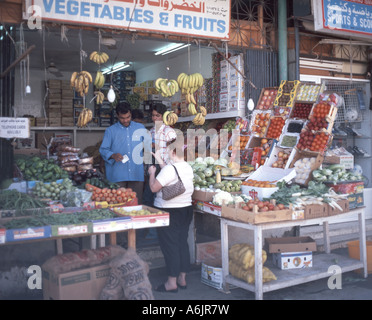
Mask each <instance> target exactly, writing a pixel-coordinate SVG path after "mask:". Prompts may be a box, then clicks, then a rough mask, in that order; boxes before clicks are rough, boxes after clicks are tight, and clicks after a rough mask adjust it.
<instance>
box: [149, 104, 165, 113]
mask: <svg viewBox="0 0 372 320" xmlns="http://www.w3.org/2000/svg"><path fill="white" fill-rule="evenodd" d="M167 109H168V108H167V106H166V105H165V104H163V103H156V104H154V105H153V106H152V108H151V112H152V111H153V110H155V111H156V112H157V113H160V114H161V115H163V114H164V113H165V111H167Z"/></svg>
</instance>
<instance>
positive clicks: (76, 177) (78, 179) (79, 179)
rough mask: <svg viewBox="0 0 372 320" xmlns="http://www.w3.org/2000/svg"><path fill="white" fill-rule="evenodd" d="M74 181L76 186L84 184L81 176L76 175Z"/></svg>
mask: <svg viewBox="0 0 372 320" xmlns="http://www.w3.org/2000/svg"><path fill="white" fill-rule="evenodd" d="M73 181H75V182H76V184H78V185H79V184H80V183H82V182H83V178H82V177H81V176H80V175H75V176H74V177H73Z"/></svg>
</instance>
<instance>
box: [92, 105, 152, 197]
mask: <svg viewBox="0 0 372 320" xmlns="http://www.w3.org/2000/svg"><path fill="white" fill-rule="evenodd" d="M116 115H117V117H118V122H117V123H115V124H113V125H112V126H110V127H108V128H107V129H106V131H105V134H104V137H103V140H102V144H101V147H100V148H99V152H100V153H101V156H102V158H103V160H104V161H105V168H106V178H107V179H108V180H109V181H111V182H116V183H118V184H119V185H120V186H121V187H124V188H131V189H132V190H133V191H134V192H136V194H137V199H138V204H141V203H142V193H143V183H144V168H143V158H142V157H143V144H144V142H145V137H146V132H147V131H146V129H145V127H144V125H143V124H141V123H137V122H134V121H132V109H131V107H130V105H129V104H128V103H126V102H123V103H119V104H118V105H117V107H116Z"/></svg>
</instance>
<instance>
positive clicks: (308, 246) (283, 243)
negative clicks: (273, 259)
mask: <svg viewBox="0 0 372 320" xmlns="http://www.w3.org/2000/svg"><path fill="white" fill-rule="evenodd" d="M265 242H266V246H267V247H268V252H269V253H283V252H298V251H316V250H317V247H316V242H315V240H314V239H312V238H311V237H281V238H266V239H265Z"/></svg>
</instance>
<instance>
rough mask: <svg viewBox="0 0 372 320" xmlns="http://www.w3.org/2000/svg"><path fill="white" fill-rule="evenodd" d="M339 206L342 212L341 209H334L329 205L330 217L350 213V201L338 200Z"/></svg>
mask: <svg viewBox="0 0 372 320" xmlns="http://www.w3.org/2000/svg"><path fill="white" fill-rule="evenodd" d="M337 204H338V205H339V206H340V207H341V208H342V210H340V209H339V208H333V207H331V206H330V205H329V204H328V215H329V216H334V215H336V214H341V213H345V212H348V211H349V210H350V205H349V200H347V199H346V200H338V201H337Z"/></svg>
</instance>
